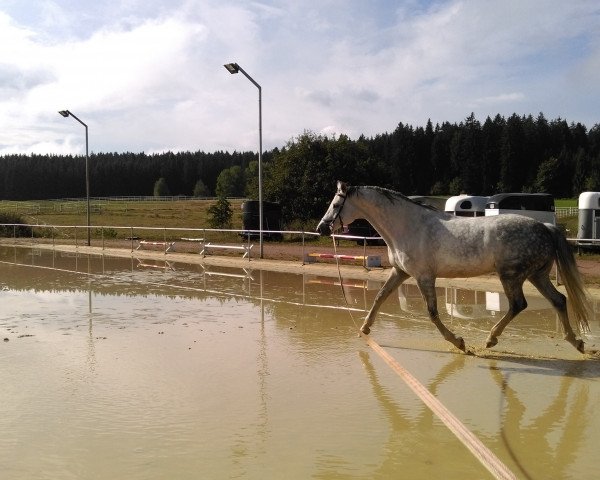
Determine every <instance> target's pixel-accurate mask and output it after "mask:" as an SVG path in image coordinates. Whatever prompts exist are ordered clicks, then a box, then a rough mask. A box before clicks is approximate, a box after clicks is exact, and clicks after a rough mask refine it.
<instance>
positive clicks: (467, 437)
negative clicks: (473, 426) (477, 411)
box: [360, 332, 517, 480]
mask: <svg viewBox="0 0 600 480" xmlns="http://www.w3.org/2000/svg"><path fill="white" fill-rule="evenodd" d="M360 336H361V337H362V338H364V339H365V341H366V342H367V345H369V347H371V349H372V350H373V351H374V352H375V353H377V355H379V356H380V357H381V358H382V359H383V361H384V362H385V363H387V364H388V365H389V366H390V367H391V369H392V370H394V371H395V372H396V373H397V374H398V375H399V376H400V378H402V380H404V383H406V385H408V387H409V388H410V389H411V390H412V391H413V392H414V393H415V394H416V395H417V397H419V398H420V399H421V401H422V402H423V403H424V404H425V405H427V407H429V409H430V410H431V411H432V412H433V413H435V415H436V416H437V417H438V418H439V419H440V420H441V421H442V422H443V423H444V425H446V427H448V429H449V430H450V431H451V432H452V433H453V434H454V435H455V436H456V437H457V438H458V439H459V440H460V441H461V442H462V444H463V445H464V446H465V447H467V449H468V450H469V451H470V452H471V453H472V454H473V455H474V456H475V458H477V460H479V462H481V464H482V465H483V466H484V467H485V468H487V470H488V471H489V472H490V473H491V474H492V475H493V476H494V478H496V479H498V480H516V479H517V477H516V476H515V474H514V473H512V472H511V471H510V470H509V468H508V467H507V466H506V465H505V464H504V463H502V461H501V460H500V459H499V458H498V457H497V456H496V455H494V453H493V452H492V451H491V450H490V449H489V448H487V447H486V446H485V445H484V444H483V443H482V442H481V440H479V439H478V438H477V437H476V436H475V435H474V434H473V433H472V432H471V431H470V430H469V429H468V428H467V427H465V426H464V425H463V424H462V422H461V421H460V420H459V419H458V418H456V417H455V416H454V415H453V414H452V412H450V410H448V409H447V408H446V407H445V406H444V404H443V403H442V402H440V401H439V400H438V399H437V398H436V397H435V396H434V395H433V394H432V393H431V392H430V391H429V390H427V388H425V387H424V386H423V384H422V383H421V382H419V381H418V380H417V379H416V378H415V377H414V376H413V375H412V374H411V373H410V372H409V371H408V370H406V369H405V368H404V367H403V366H402V365H400V364H399V363H398V362H397V361H396V360H395V359H394V358H393V357H392V356H391V355H390V354H389V353H387V352H386V351H385V350H384V349H383V348H382V347H381V345H379V344H378V343H377V342H376V341H375V340H373V339H372V338H371V337H369V336H368V335H365V334H364V333H363V332H360Z"/></svg>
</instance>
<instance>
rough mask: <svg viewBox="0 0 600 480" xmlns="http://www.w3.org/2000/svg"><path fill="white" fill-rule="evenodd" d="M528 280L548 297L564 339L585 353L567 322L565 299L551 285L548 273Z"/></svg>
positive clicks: (579, 340)
mask: <svg viewBox="0 0 600 480" xmlns="http://www.w3.org/2000/svg"><path fill="white" fill-rule="evenodd" d="M529 281H530V282H531V283H533V285H534V286H535V288H537V289H538V290H539V291H540V293H541V294H542V295H543V296H544V297H546V298H547V299H548V301H549V302H550V303H551V304H552V306H553V307H554V309H555V310H556V311H557V313H558V317H559V318H560V321H561V324H562V326H563V330H564V334H565V337H564V338H565V340H566V341H567V342H569V343H570V344H571V345H573V346H574V347H575V348H576V349H577V350H579V351H580V352H581V353H585V350H584V343H583V340H581V339H577V337H576V336H575V333H574V332H573V329H572V328H571V323H570V322H569V315H568V313H567V299H566V297H565V296H564V295H563V294H562V293H560V292H559V291H558V290H557V289H556V288H555V287H554V285H552V282H551V281H550V277H549V276H548V273H547V272H543V273H539V274H536V275H534V276H531V277H530V278H529Z"/></svg>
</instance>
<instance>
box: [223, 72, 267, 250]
mask: <svg viewBox="0 0 600 480" xmlns="http://www.w3.org/2000/svg"><path fill="white" fill-rule="evenodd" d="M223 66H224V67H225V68H226V69H227V71H228V72H229V73H231V74H235V73H238V72H242V73H243V74H244V76H245V77H246V78H247V79H248V80H250V81H251V82H252V83H253V84H254V86H255V87H256V88H258V222H259V227H258V238H259V247H260V258H263V200H262V88H260V85H259V84H258V83H256V81H254V79H253V78H252V77H251V76H250V75H248V74H247V73H246V71H245V70H244V69H243V68H242V67H240V66H239V65H238V64H237V63H227V64H225V65H223Z"/></svg>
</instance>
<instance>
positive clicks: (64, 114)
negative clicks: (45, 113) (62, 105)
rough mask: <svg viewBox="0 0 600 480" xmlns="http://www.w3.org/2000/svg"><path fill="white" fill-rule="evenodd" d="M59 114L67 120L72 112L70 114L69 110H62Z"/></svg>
mask: <svg viewBox="0 0 600 480" xmlns="http://www.w3.org/2000/svg"><path fill="white" fill-rule="evenodd" d="M58 113H60V114H61V115H62V116H63V117H65V118H67V117H68V116H69V115H70V114H71V112H69V111H68V110H60V111H59V112H58Z"/></svg>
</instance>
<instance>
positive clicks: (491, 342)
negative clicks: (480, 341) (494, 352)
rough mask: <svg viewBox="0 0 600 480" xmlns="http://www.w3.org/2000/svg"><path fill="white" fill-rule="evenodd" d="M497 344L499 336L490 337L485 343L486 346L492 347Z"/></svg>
mask: <svg viewBox="0 0 600 480" xmlns="http://www.w3.org/2000/svg"><path fill="white" fill-rule="evenodd" d="M497 344H498V339H497V338H488V340H487V342H486V343H485V348H492V347H495V346H496V345H497Z"/></svg>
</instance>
